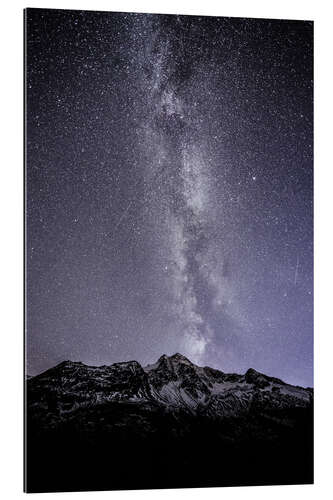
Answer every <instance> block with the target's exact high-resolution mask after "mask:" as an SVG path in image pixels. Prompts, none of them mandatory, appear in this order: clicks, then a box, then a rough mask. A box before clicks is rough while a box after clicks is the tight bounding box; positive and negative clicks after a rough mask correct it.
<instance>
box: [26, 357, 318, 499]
mask: <svg viewBox="0 0 333 500" xmlns="http://www.w3.org/2000/svg"><path fill="white" fill-rule="evenodd" d="M312 428H313V390H312V389H310V388H306V389H305V388H302V387H295V386H292V385H290V384H286V383H285V382H283V381H282V380H279V379H277V378H273V377H269V376H266V375H264V374H262V373H259V372H257V371H256V370H254V369H252V368H251V369H249V370H248V371H247V372H246V373H245V374H244V375H237V374H226V373H223V372H221V371H219V370H216V369H213V368H209V367H199V366H197V365H195V364H193V363H191V361H189V360H188V359H187V358H186V357H185V356H183V355H181V354H178V353H177V354H175V355H173V356H170V357H168V356H166V355H163V356H161V357H160V358H159V360H158V361H157V362H156V363H155V364H152V365H148V366H146V367H142V366H141V365H140V364H139V363H138V362H137V361H129V362H124V363H115V364H113V365H111V366H100V367H93V366H86V365H84V364H83V363H81V362H72V361H64V362H63V363H60V364H59V365H57V366H55V367H54V368H51V369H49V370H47V371H45V372H44V373H41V374H40V375H37V376H35V377H32V378H29V379H28V380H27V427H26V429H27V432H26V438H27V470H26V489H27V491H29V492H41V491H74V490H79V491H83V490H101V489H110V490H111V489H134V488H174V487H179V488H181V487H195V486H197V487H208V486H231V485H235V486H237V485H263V484H297V483H298V484H299V483H312V482H313V431H312Z"/></svg>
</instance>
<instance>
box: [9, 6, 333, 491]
mask: <svg viewBox="0 0 333 500" xmlns="http://www.w3.org/2000/svg"><path fill="white" fill-rule="evenodd" d="M330 4H331V2H330V1H328V0H316V1H313V0H312V1H308V0H275V1H269V0H260V1H259V0H225V1H224V2H223V1H218V0H201V1H198V0H150V1H148V0H136V1H135V0H132V1H130V0H114V1H107V0H67V1H64V0H52V1H50V0H43V1H38V0H34V1H33V0H31V1H30V2H29V3H26V2H23V1H21V0H18V1H16V2H15V1H14V0H9V1H8V0H7V2H2V5H1V10H0V20H1V21H0V22H1V29H0V36H1V43H0V48H1V59H0V69H1V77H0V82H1V93H0V98H1V108H0V109H1V134H0V138H1V156H0V186H1V195H0V217H1V225H0V241H1V245H0V266H1V268H0V282H1V297H0V311H1V315H0V318H1V320H0V338H1V350H0V368H1V373H0V383H1V392H0V404H1V410H0V494H1V496H2V498H4V499H6V500H7V499H8V500H10V499H12V498H13V499H17V498H22V497H23V496H24V494H23V492H22V461H23V453H22V446H23V444H22V443H23V431H22V428H23V387H22V379H23V363H22V359H23V340H22V338H23V335H22V330H23V284H22V283H23V278H22V275H23V236H22V234H23V169H22V159H23V145H22V144H23V128H22V123H23V120H22V109H23V97H22V94H23V83H22V82H23V57H22V52H23V50H22V47H23V31H22V24H23V13H22V11H23V8H24V7H53V8H67V9H68V8H73V9H90V10H114V11H116V10H118V11H129V12H133V11H137V12H156V13H179V14H206V15H221V16H239V17H267V18H285V19H287V18H289V19H312V20H315V235H316V236H315V238H316V242H315V243H316V244H315V273H316V278H315V402H316V405H315V418H316V422H315V485H314V486H280V487H260V488H258V487H255V488H254V487H252V488H225V489H217V488H214V489H209V490H208V489H197V490H151V491H133V492H99V493H94V492H92V493H64V494H59V495H61V496H60V498H62V499H64V500H66V499H73V500H74V499H76V498H80V499H81V498H87V499H88V498H91V499H95V498H96V499H99V498H100V499H103V498H112V499H115V500H118V499H122V500H128V499H133V500H139V499H140V500H141V499H145V500H151V499H161V500H163V499H166V498H172V499H177V500H178V499H190V498H191V500H197V499H217V498H221V496H223V497H224V498H227V499H228V500H229V499H230V500H234V499H236V500H238V499H242V498H246V500H252V499H256V500H261V499H266V498H267V497H269V498H270V500H275V499H281V497H283V498H284V499H286V500H288V499H293V498H295V497H302V498H303V499H305V500H307V499H310V498H311V499H312V498H316V499H317V498H318V499H321V498H323V499H324V498H325V499H326V498H332V494H333V467H332V449H333V446H332V445H333V440H332V435H333V432H332V427H333V426H332V413H333V405H332V399H333V341H332V338H333V329H332V325H331V323H332V316H333V314H332V313H333V303H332V302H333V301H332V295H333V294H332V283H333V275H332V274H333V273H332V269H333V268H332V261H333V245H332V241H333V237H332V233H333V231H332V228H333V205H332V200H333V173H332V172H333V161H332V145H333V127H332V118H333V106H332V94H333V78H332V66H333V57H332V51H333V40H332V33H333V25H332V21H333V19H332V14H333V8H332V7H331V6H330ZM221 453H223V450H221ZM38 498H40V499H41V500H42V499H43V498H50V496H49V495H48V496H47V497H46V495H44V494H40V495H39V496H38Z"/></svg>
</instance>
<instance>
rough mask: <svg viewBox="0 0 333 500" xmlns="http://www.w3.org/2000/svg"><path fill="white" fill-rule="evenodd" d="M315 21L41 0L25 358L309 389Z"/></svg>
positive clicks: (34, 61)
mask: <svg viewBox="0 0 333 500" xmlns="http://www.w3.org/2000/svg"><path fill="white" fill-rule="evenodd" d="M312 30H313V26H312V23H311V22H300V21H271V20H253V19H236V18H211V17H191V16H165V15H163V16H157V15H143V14H115V13H98V12H96V13H94V12H80V11H59V10H40V9H28V12H27V44H26V49H27V141H26V142H27V174H26V181H27V212H26V213H27V238H26V244H27V248H26V254H27V288H26V292H27V301H26V303H27V315H26V317H27V366H28V371H29V373H31V374H34V373H38V372H40V371H42V370H44V369H46V368H48V367H50V366H52V365H54V364H56V363H57V362H60V361H62V360H64V359H72V360H80V361H83V362H85V363H87V364H92V365H94V364H95V365H101V364H111V363H113V362H116V361H124V360H130V359H136V360H138V361H139V362H141V363H143V364H146V363H150V362H153V361H155V360H156V359H157V358H158V357H159V356H160V355H161V354H163V353H166V354H173V353H175V352H178V351H179V352H181V353H183V354H184V355H186V356H188V357H189V358H190V359H191V360H192V361H194V362H196V363H198V364H200V365H210V366H214V367H216V368H219V369H221V370H224V371H234V372H244V371H245V370H246V369H248V368H249V367H250V366H252V367H254V368H256V369H258V370H260V371H263V372H265V373H267V374H271V375H276V376H278V377H280V378H284V379H285V380H287V381H289V382H291V383H298V384H300V385H312V364H313V361H312V340H313V332H312V329H313V297H312V282H313V270H312V258H313V248H312V92H313V88H312V87H313V82H312Z"/></svg>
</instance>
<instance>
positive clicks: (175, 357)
mask: <svg viewBox="0 0 333 500" xmlns="http://www.w3.org/2000/svg"><path fill="white" fill-rule="evenodd" d="M169 359H172V360H173V361H183V362H186V363H190V364H191V365H192V364H193V363H192V362H191V361H190V360H189V359H188V358H187V357H186V356H184V355H183V354H180V353H179V352H176V354H173V355H172V356H170V357H169Z"/></svg>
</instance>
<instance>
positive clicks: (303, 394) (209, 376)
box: [27, 353, 312, 417]
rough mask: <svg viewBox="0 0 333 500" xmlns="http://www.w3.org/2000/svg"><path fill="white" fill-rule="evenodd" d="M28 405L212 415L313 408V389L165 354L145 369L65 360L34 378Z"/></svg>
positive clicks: (33, 407) (37, 409) (128, 364)
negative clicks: (123, 405)
mask: <svg viewBox="0 0 333 500" xmlns="http://www.w3.org/2000/svg"><path fill="white" fill-rule="evenodd" d="M27 383H28V395H29V397H28V407H29V409H31V410H34V412H37V414H40V413H42V414H44V416H46V415H47V414H48V410H51V411H52V410H55V409H56V411H57V412H58V413H59V415H65V414H68V413H71V412H73V411H75V410H76V409H78V408H80V407H87V406H89V407H91V405H98V404H101V403H105V402H108V401H110V402H111V401H114V402H116V401H117V402H129V403H142V404H152V405H161V406H163V407H165V409H167V410H168V411H172V410H173V409H178V410H182V411H187V412H190V413H196V414H200V415H207V416H211V417H227V416H232V415H240V414H243V413H247V412H249V411H250V410H252V409H259V410H260V409H261V408H265V409H278V408H297V407H308V406H309V405H310V403H311V400H312V390H311V389H304V388H301V387H296V386H292V385H289V384H286V383H285V382H283V381H282V380H279V379H277V378H274V377H268V376H267V375H264V374H262V373H259V372H257V371H256V370H254V369H249V370H248V371H247V372H246V373H245V374H244V375H237V374H226V373H223V372H221V371H219V370H216V369H213V368H210V367H200V366H197V365H195V364H194V363H192V362H191V361H190V360H189V359H187V358H186V357H185V356H183V355H181V354H179V353H177V354H174V355H173V356H166V355H163V356H161V357H160V358H159V359H158V361H157V362H156V363H154V364H151V365H148V366H146V367H142V366H141V365H140V364H139V363H138V362H137V361H128V362H122V363H114V364H112V365H110V366H99V367H94V366H87V365H85V364H83V363H81V362H72V361H64V362H63V363H60V364H59V365H57V366H55V367H54V368H51V369H49V370H47V371H45V372H44V373H41V374H40V375H37V376H35V377H33V378H31V379H29V380H28V382H27Z"/></svg>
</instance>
